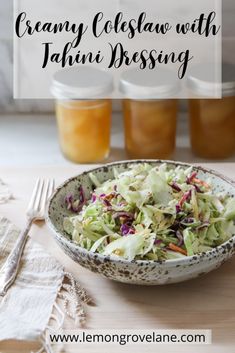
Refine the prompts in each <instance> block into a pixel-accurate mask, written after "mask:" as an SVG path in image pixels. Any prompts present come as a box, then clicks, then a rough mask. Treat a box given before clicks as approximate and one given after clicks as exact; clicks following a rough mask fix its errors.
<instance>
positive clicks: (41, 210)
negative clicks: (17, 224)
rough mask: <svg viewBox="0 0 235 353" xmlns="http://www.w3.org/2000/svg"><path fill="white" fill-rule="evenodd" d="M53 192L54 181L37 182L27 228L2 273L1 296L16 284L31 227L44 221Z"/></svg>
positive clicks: (30, 204) (0, 272) (28, 210)
mask: <svg viewBox="0 0 235 353" xmlns="http://www.w3.org/2000/svg"><path fill="white" fill-rule="evenodd" d="M53 190H54V180H53V179H48V180H43V179H40V178H39V179H38V180H37V182H36V185H35V187H34V190H33V194H32V197H31V200H30V202H29V206H28V208H27V212H26V216H27V223H26V226H25V228H24V230H23V231H22V232H21V233H20V235H19V237H18V238H17V241H16V244H15V246H14V248H13V249H12V251H11V252H10V254H9V256H8V258H7V260H6V262H5V264H4V265H3V267H2V269H1V271H0V274H2V276H1V277H0V296H4V295H5V294H6V293H7V290H8V288H9V287H10V286H11V285H12V284H13V283H14V281H15V279H16V277H17V273H18V270H19V265H20V259H21V257H22V254H23V251H24V247H25V243H26V240H27V237H28V233H29V230H30V228H31V225H32V223H33V222H34V221H36V220H43V219H44V214H45V207H46V204H47V201H48V198H49V197H50V196H51V194H52V192H53Z"/></svg>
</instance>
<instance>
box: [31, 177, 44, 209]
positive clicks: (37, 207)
mask: <svg viewBox="0 0 235 353" xmlns="http://www.w3.org/2000/svg"><path fill="white" fill-rule="evenodd" d="M40 181H41V182H40V185H39V188H38V193H37V196H36V199H35V202H34V205H33V208H34V209H35V210H37V211H39V205H40V202H41V199H42V195H43V189H44V184H45V182H44V180H43V179H41V180H40Z"/></svg>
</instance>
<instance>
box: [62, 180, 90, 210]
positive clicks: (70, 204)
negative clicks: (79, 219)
mask: <svg viewBox="0 0 235 353" xmlns="http://www.w3.org/2000/svg"><path fill="white" fill-rule="evenodd" d="M78 191H79V195H78V199H77V200H75V199H74V196H73V195H72V194H68V195H67V196H66V197H65V204H66V206H67V209H68V210H70V211H73V212H75V213H78V212H80V211H81V209H82V207H83V206H84V204H85V202H86V199H85V193H84V190H83V187H82V186H80V187H79V188H78Z"/></svg>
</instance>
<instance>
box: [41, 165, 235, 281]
mask: <svg viewBox="0 0 235 353" xmlns="http://www.w3.org/2000/svg"><path fill="white" fill-rule="evenodd" d="M46 221H47V224H48V225H49V227H50V228H51V229H52V233H53V235H54V237H55V239H56V241H57V242H58V244H59V245H60V246H61V247H62V249H63V250H64V251H65V253H66V254H67V255H69V256H70V257H71V258H72V259H73V260H74V261H75V262H77V263H79V264H80V265H81V266H84V267H86V268H88V269H89V270H91V271H93V272H96V273H99V274H101V275H103V276H105V277H107V278H109V279H112V280H116V281H120V282H125V283H132V284H143V285H162V284H168V283H176V282H181V281H185V280H189V279H192V278H196V277H198V276H200V275H203V274H206V273H208V272H210V271H212V270H214V269H216V268H218V267H219V266H220V265H221V264H222V263H223V262H225V261H226V260H228V259H229V258H230V257H231V256H232V255H233V254H234V252H235V184H234V183H233V181H232V180H230V179H229V178H226V177H225V176H223V175H220V174H219V173H217V172H214V171H211V170H208V169H205V168H202V167H199V166H192V165H189V164H186V163H181V162H173V161H161V160H134V161H122V162H116V163H110V164H106V165H104V166H101V167H98V168H95V169H93V170H90V171H88V172H84V173H82V174H80V175H78V176H75V177H73V178H70V179H69V180H67V181H65V182H64V183H63V184H62V185H60V186H59V187H58V188H57V189H56V190H55V192H54V194H53V195H52V197H51V199H50V201H49V205H48V210H47V216H46Z"/></svg>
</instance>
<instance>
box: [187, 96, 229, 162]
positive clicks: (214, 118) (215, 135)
mask: <svg viewBox="0 0 235 353" xmlns="http://www.w3.org/2000/svg"><path fill="white" fill-rule="evenodd" d="M190 134H191V145H192V150H193V152H194V153H195V154H196V155H198V156H199V157H203V158H211V159H223V158H227V157H230V156H232V155H233V154H234V153H235V97H224V98H223V99H194V100H191V101H190Z"/></svg>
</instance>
